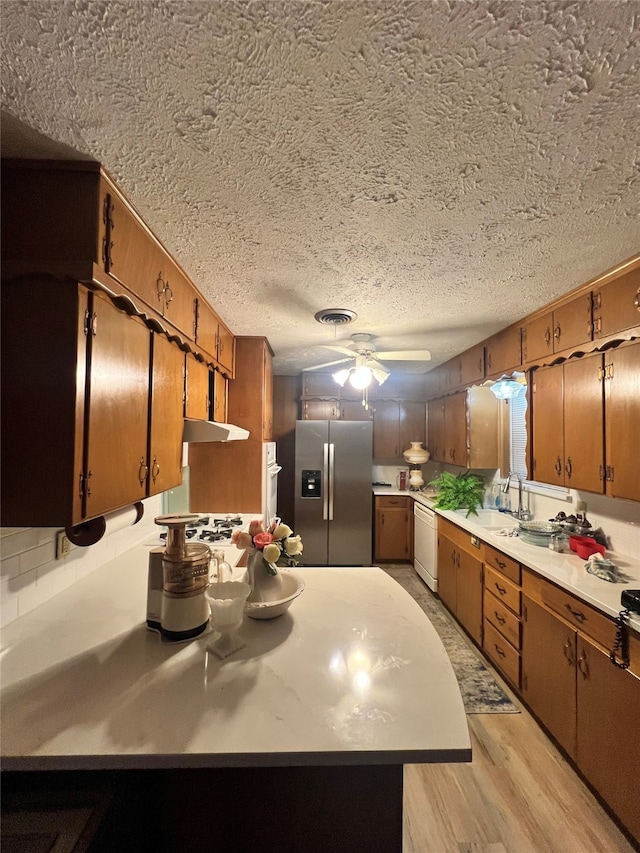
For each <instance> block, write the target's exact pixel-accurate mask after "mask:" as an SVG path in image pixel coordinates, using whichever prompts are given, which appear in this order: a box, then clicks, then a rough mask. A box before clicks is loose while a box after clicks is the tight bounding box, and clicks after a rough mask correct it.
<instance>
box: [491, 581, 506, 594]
mask: <svg viewBox="0 0 640 853" xmlns="http://www.w3.org/2000/svg"><path fill="white" fill-rule="evenodd" d="M494 586H495V588H496V589H497V590H498V592H499V593H500V595H506V593H507V590H506V589H505V588H504V587H503V586H500V584H498V583H494Z"/></svg>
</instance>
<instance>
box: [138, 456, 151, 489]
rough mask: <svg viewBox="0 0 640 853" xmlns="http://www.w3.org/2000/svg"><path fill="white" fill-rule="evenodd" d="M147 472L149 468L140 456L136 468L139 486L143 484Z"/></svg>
mask: <svg viewBox="0 0 640 853" xmlns="http://www.w3.org/2000/svg"><path fill="white" fill-rule="evenodd" d="M148 473H149V468H148V466H147V464H146V463H145V461H144V458H142V457H141V458H140V467H139V468H138V480H139V482H140V485H141V486H144V483H145V480H146V479H147V474H148Z"/></svg>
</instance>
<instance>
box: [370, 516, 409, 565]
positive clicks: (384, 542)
mask: <svg viewBox="0 0 640 853" xmlns="http://www.w3.org/2000/svg"><path fill="white" fill-rule="evenodd" d="M375 557H376V560H408V559H409V511H408V510H407V509H406V507H397V508H393V507H386V508H384V509H381V508H379V509H378V510H377V512H376V554H375Z"/></svg>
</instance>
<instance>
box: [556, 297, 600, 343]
mask: <svg viewBox="0 0 640 853" xmlns="http://www.w3.org/2000/svg"><path fill="white" fill-rule="evenodd" d="M590 340H591V294H590V293H583V294H582V296H578V297H577V298H576V299H572V300H571V302H567V304H566V305H561V306H560V307H559V308H556V309H555V310H554V312H553V350H554V352H561V351H562V350H567V349H570V348H571V347H578V346H580V345H581V344H586V343H589V341H590Z"/></svg>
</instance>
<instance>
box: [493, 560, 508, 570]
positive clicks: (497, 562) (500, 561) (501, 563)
mask: <svg viewBox="0 0 640 853" xmlns="http://www.w3.org/2000/svg"><path fill="white" fill-rule="evenodd" d="M496 564H497V565H498V566H500V568H501V569H504V568H506V566H507V564H506V563H503V562H502V560H498V559H496Z"/></svg>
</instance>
